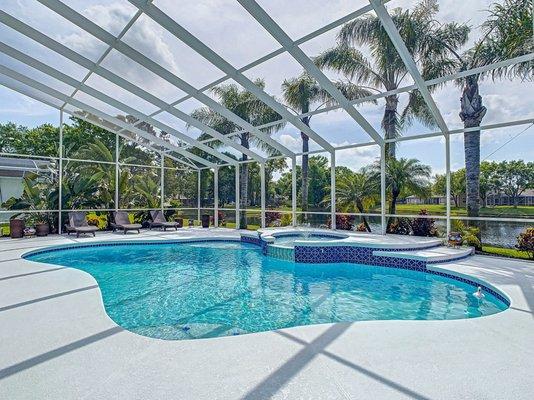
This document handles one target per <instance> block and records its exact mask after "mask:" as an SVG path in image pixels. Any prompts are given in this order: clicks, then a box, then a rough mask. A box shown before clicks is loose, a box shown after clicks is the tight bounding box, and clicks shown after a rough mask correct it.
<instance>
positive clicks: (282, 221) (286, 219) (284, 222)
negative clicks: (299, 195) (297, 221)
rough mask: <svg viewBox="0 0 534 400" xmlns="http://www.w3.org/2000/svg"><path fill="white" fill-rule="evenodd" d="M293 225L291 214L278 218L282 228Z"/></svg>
mask: <svg viewBox="0 0 534 400" xmlns="http://www.w3.org/2000/svg"><path fill="white" fill-rule="evenodd" d="M292 223H293V217H292V216H291V214H282V217H281V218H280V225H282V226H290V225H291V224H292Z"/></svg>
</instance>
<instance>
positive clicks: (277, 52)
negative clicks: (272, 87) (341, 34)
mask: <svg viewBox="0 0 534 400" xmlns="http://www.w3.org/2000/svg"><path fill="white" fill-rule="evenodd" d="M389 1H390V0H384V3H387V2H389ZM372 10H373V7H372V6H371V5H370V4H368V5H366V6H364V7H362V8H360V9H358V10H356V11H353V12H351V13H350V14H347V15H345V16H343V17H341V18H339V19H336V20H335V21H332V22H331V23H329V24H328V25H325V26H323V27H322V28H319V29H317V30H315V31H313V32H311V33H308V34H306V35H304V36H302V37H300V38H299V39H297V40H295V45H297V46H298V45H301V44H303V43H306V42H308V41H310V40H312V39H314V38H316V37H317V36H320V35H322V34H323V33H326V32H328V31H330V30H332V29H335V28H337V27H339V26H341V25H343V24H344V23H346V22H349V21H350V20H353V19H354V18H357V17H359V16H361V15H363V14H365V13H367V12H369V11H372ZM285 51H286V50H285V49H284V48H283V47H280V48H278V49H276V50H274V51H271V52H270V53H268V54H266V55H264V56H262V57H260V58H258V59H256V60H254V61H252V62H251V63H249V64H247V65H245V66H243V67H241V68H239V69H238V70H237V71H238V72H245V71H248V70H249V69H252V68H254V67H256V66H258V65H260V64H263V63H264V62H266V61H269V60H271V59H273V58H274V57H276V56H279V55H280V54H283V53H285ZM230 78H232V77H231V76H230V75H225V76H223V77H221V78H219V79H217V80H215V81H213V82H211V83H208V84H207V85H205V86H203V87H201V88H200V89H198V91H199V92H205V91H206V90H209V89H211V88H212V87H214V86H217V85H218V84H220V83H223V82H224V81H226V80H227V79H230ZM190 98H191V95H189V94H188V95H185V96H184V97H182V98H180V99H178V100H176V101H174V102H173V103H172V106H175V105H177V104H180V103H183V102H184V101H186V100H189V99H190ZM162 111H166V110H157V111H154V113H153V115H151V117H153V116H154V115H156V114H159V113H160V112H162Z"/></svg>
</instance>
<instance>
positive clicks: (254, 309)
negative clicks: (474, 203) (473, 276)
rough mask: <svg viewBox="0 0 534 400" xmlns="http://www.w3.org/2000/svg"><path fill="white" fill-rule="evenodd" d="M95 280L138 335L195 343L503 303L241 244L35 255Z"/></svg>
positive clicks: (437, 282)
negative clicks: (289, 257)
mask: <svg viewBox="0 0 534 400" xmlns="http://www.w3.org/2000/svg"><path fill="white" fill-rule="evenodd" d="M27 258H28V259H29V260H33V261H38V262H44V263H51V264H57V265H63V266H70V267H74V268H78V269H80V270H83V271H86V272H88V273H90V274H91V275H92V276H93V277H94V278H95V279H96V280H97V282H98V284H99V286H100V290H101V292H102V296H103V302H104V306H105V309H106V311H107V313H108V315H109V316H110V317H111V318H112V319H113V320H114V321H115V322H116V323H117V324H119V325H121V326H122V327H124V328H126V329H128V330H130V331H132V332H136V333H138V334H140V335H145V336H150V337H154V338H162V339H193V338H208V337H218V336H227V335H236V334H244V333H251V332H261V331H269V330H274V329H280V328H287V327H292V326H298V325H310V324H322V323H330V322H342V321H344V322H348V321H364V320H388V319H402V320H444V319H459V318H473V317H480V316H484V315H490V314H494V313H497V312H499V311H502V310H504V309H506V308H507V305H506V304H504V303H503V302H502V301H500V300H499V299H498V298H496V297H494V296H492V295H491V294H490V293H485V297H484V298H483V299H481V300H479V299H477V298H476V297H475V296H473V293H474V292H475V290H476V288H474V287H473V286H470V285H468V284H465V283H462V282H459V281H456V280H452V279H449V278H445V277H441V276H436V275H431V274H427V273H423V272H416V271H410V270H400V269H395V268H385V267H377V266H366V265H358V264H296V263H293V262H288V261H282V260H278V259H274V258H270V257H266V256H263V255H262V253H261V250H260V249H259V248H258V247H256V246H254V245H249V244H244V243H239V242H198V243H180V244H176V243H175V244H173V243H166V244H143V245H141V244H127V245H124V244H121V245H119V246H101V247H83V248H75V249H65V250H57V251H52V252H46V253H37V254H34V255H29V256H28V257H27Z"/></svg>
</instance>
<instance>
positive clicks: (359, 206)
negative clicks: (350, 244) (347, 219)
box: [356, 201, 371, 232]
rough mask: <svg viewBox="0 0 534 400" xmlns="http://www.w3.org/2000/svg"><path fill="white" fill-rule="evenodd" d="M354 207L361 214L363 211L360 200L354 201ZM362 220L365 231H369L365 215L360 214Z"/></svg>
mask: <svg viewBox="0 0 534 400" xmlns="http://www.w3.org/2000/svg"><path fill="white" fill-rule="evenodd" d="M356 208H357V209H358V211H359V212H360V214H363V213H364V212H365V211H364V209H363V204H362V203H361V201H356ZM362 222H363V226H365V229H366V230H367V232H371V227H370V226H369V223H368V222H367V218H366V217H365V215H362Z"/></svg>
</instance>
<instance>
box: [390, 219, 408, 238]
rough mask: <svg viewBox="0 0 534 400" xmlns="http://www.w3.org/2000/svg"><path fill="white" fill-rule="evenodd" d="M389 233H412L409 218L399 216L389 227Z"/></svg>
mask: <svg viewBox="0 0 534 400" xmlns="http://www.w3.org/2000/svg"><path fill="white" fill-rule="evenodd" d="M388 233H393V234H395V235H410V234H411V233H412V225H411V222H410V220H409V219H408V218H397V219H395V220H394V221H393V222H392V223H391V225H390V226H389V227H388Z"/></svg>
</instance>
